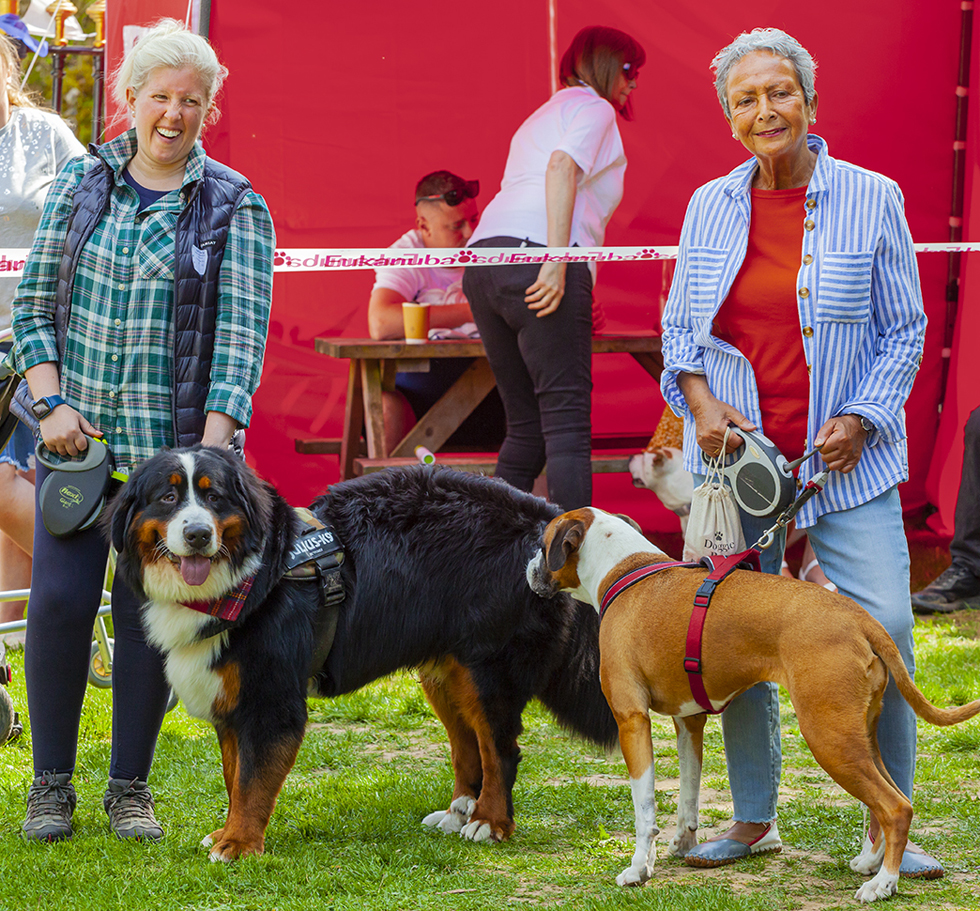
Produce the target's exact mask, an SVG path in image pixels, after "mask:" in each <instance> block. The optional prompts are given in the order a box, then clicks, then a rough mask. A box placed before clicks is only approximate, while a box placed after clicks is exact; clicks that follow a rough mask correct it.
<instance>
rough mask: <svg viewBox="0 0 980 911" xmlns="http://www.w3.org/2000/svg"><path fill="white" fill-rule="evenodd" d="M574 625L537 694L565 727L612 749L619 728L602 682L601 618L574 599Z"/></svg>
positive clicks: (569, 628)
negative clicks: (600, 672) (600, 651)
mask: <svg viewBox="0 0 980 911" xmlns="http://www.w3.org/2000/svg"><path fill="white" fill-rule="evenodd" d="M568 600H569V602H570V605H571V606H570V611H571V623H570V625H569V627H568V628H567V629H566V630H565V633H564V636H563V637H562V641H561V643H560V647H558V648H556V653H555V655H554V657H555V659H556V660H555V663H554V665H553V667H552V670H551V674H550V676H549V677H548V679H547V680H546V681H545V684H544V686H543V687H542V688H541V690H540V692H538V693H536V694H535V695H536V696H537V697H538V699H540V700H541V702H542V703H543V704H544V705H545V707H546V708H547V709H548V710H549V711H550V712H551V713H552V714H553V715H554V716H555V718H556V719H557V721H558V723H559V724H561V726H562V727H564V728H567V729H568V730H570V731H573V732H574V733H576V734H579V735H580V736H582V737H584V738H586V739H587V740H591V741H592V742H593V743H598V744H600V745H602V746H604V747H610V746H612V745H613V744H615V743H616V741H617V738H618V728H617V726H616V720H615V719H614V718H613V714H612V711H611V710H610V708H609V703H608V702H606V697H605V696H604V695H603V693H602V687H601V685H600V683H599V618H598V616H597V615H596V612H595V608H594V607H592V606H591V605H589V604H583V603H582V602H581V601H575V600H574V599H572V598H569V599H568Z"/></svg>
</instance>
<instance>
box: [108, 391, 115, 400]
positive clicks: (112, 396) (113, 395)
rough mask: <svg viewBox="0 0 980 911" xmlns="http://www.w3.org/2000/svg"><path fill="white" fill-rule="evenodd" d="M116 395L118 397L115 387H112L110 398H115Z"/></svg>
mask: <svg viewBox="0 0 980 911" xmlns="http://www.w3.org/2000/svg"><path fill="white" fill-rule="evenodd" d="M115 397H116V393H115V390H113V389H110V390H109V398H110V399H114V398H115Z"/></svg>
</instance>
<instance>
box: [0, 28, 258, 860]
mask: <svg viewBox="0 0 980 911" xmlns="http://www.w3.org/2000/svg"><path fill="white" fill-rule="evenodd" d="M226 72H227V71H226V70H225V69H224V67H222V66H221V64H220V63H219V62H218V60H217V57H216V56H215V54H214V51H213V50H212V49H211V47H210V45H209V44H208V43H207V41H206V40H205V39H203V38H201V37H199V36H197V35H193V34H192V33H190V32H188V31H186V30H185V29H184V27H183V26H182V25H181V24H180V23H177V22H174V21H172V20H164V21H162V22H161V23H159V24H158V25H157V26H156V27H155V28H154V29H152V30H151V31H150V32H148V33H147V34H145V35H144V36H143V37H141V39H140V41H139V42H138V44H137V45H136V47H135V48H134V50H133V52H132V53H131V54H130V55H129V56H128V57H127V59H126V61H125V62H124V63H123V65H122V67H121V68H120V71H119V73H118V74H117V77H116V86H115V92H116V96H117V98H118V100H119V101H120V102H121V103H122V104H125V106H126V108H127V109H128V111H129V114H130V117H131V119H132V121H133V123H134V127H133V129H131V130H129V131H128V132H127V133H124V134H123V135H121V136H119V137H117V138H116V139H114V140H112V141H111V142H109V143H107V144H106V145H104V146H102V147H101V148H100V150H99V154H98V157H96V156H94V155H90V156H86V157H85V158H82V159H78V160H77V161H76V162H73V163H72V164H71V165H70V166H69V167H68V168H66V169H65V171H64V172H62V174H61V175H60V176H59V177H58V179H57V181H56V182H55V184H54V185H53V187H52V189H51V191H50V193H49V195H48V198H47V202H46V204H45V208H44V213H43V215H42V217H41V224H40V227H39V229H38V233H37V235H36V238H35V242H34V246H33V248H32V250H31V254H30V257H29V259H28V263H27V266H26V267H25V274H24V278H23V281H22V283H21V285H20V288H19V290H18V297H17V300H16V301H15V303H14V332H15V337H16V343H15V346H14V349H13V363H14V365H15V367H16V369H17V370H18V372H21V373H22V374H23V375H24V376H25V377H26V379H27V381H28V384H29V386H30V390H31V395H32V396H33V398H34V411H35V414H36V415H38V416H39V417H40V434H41V436H42V438H43V440H44V443H45V445H46V446H47V447H48V449H50V450H51V451H52V452H57V453H59V454H60V455H62V456H76V455H78V454H79V453H80V452H81V451H83V450H84V449H85V448H86V446H87V443H86V440H87V438H88V437H94V436H101V437H102V438H103V439H104V440H105V441H106V442H107V443H108V444H109V446H110V447H111V449H112V450H113V452H114V454H115V457H116V462H117V465H119V466H121V467H122V469H123V470H126V469H127V468H130V467H132V466H133V465H135V464H136V463H137V462H139V461H142V460H143V459H146V458H148V457H149V456H151V455H153V454H154V453H155V452H156V451H157V450H159V449H160V448H161V447H163V446H173V445H176V444H177V443H179V442H187V441H188V440H187V434H185V433H184V432H183V431H181V432H180V435H179V437H178V424H179V422H180V420H181V417H186V416H184V415H183V414H182V415H181V417H175V414H176V409H175V406H174V403H173V400H174V398H175V386H174V380H173V379H172V377H173V376H174V371H175V363H176V362H177V361H178V360H179V356H178V355H175V352H174V348H175V332H176V328H175V326H174V312H175V309H176V308H178V307H181V306H184V304H183V303H181V301H182V300H183V298H182V297H181V296H180V295H178V299H177V301H176V302H175V270H177V272H178V277H181V278H182V279H183V276H184V272H183V271H180V270H181V269H182V268H184V265H183V261H182V260H178V258H177V256H176V254H175V241H176V240H177V238H178V231H177V220H178V216H179V215H180V213H181V212H182V210H183V209H184V208H185V207H186V206H193V205H197V206H198V207H199V208H201V210H202V214H201V220H202V221H204V220H206V219H207V218H210V217H212V216H211V211H212V210H210V209H207V206H208V205H209V203H207V202H205V203H202V202H200V199H199V197H201V195H202V192H203V190H202V188H203V187H205V186H206V185H207V184H208V180H209V179H210V176H211V175H214V174H219V175H224V174H230V175H232V176H233V177H234V178H236V179H237V180H238V181H241V184H242V186H243V189H242V191H241V195H240V196H239V197H238V198H237V202H236V203H235V205H234V208H233V210H232V209H231V208H230V207H229V213H230V223H228V224H227V239H226V245H225V248H224V254H223V258H221V259H220V264H218V263H215V264H212V265H211V266H208V263H209V262H210V261H209V260H208V257H209V256H215V255H220V254H213V253H210V252H209V251H208V250H207V249H203V250H202V249H201V248H200V247H198V246H195V247H194V248H193V249H192V250H191V251H190V252H191V253H193V257H192V258H193V264H194V267H195V268H197V270H198V272H199V273H200V276H201V277H202V278H203V277H204V276H205V275H208V276H210V275H212V274H215V273H214V271H213V270H214V269H218V270H219V271H217V272H216V275H217V279H216V291H215V292H214V293H213V294H211V296H210V297H208V296H207V292H205V293H202V295H201V298H200V306H201V307H202V308H203V307H205V306H207V305H209V304H206V303H205V301H208V302H210V304H213V305H214V308H215V309H214V312H215V328H214V350H213V355H212V356H211V358H210V382H209V384H208V388H207V399H206V402H205V403H204V404H203V407H202V409H201V411H202V413H201V414H198V415H196V421H195V419H194V418H195V416H194V415H192V416H191V418H192V420H191V424H192V425H193V426H194V427H196V428H197V429H196V430H195V432H194V433H193V434H192V435H191V436H192V438H193V439H199V440H200V441H201V442H203V443H204V444H205V445H210V446H218V447H222V446H223V447H227V446H228V445H229V442H230V440H231V437H232V434H233V433H234V432H235V430H237V429H238V428H239V427H244V426H246V425H247V424H248V422H249V420H250V418H251V397H252V394H253V393H254V392H255V389H256V387H257V386H258V382H259V375H260V373H261V368H262V358H263V354H264V350H265V340H266V333H267V330H268V321H269V309H270V304H271V295H272V253H273V246H274V234H273V228H272V222H271V219H270V216H269V212H268V209H267V208H266V205H265V203H264V202H263V200H262V198H261V197H260V196H258V195H257V194H256V193H254V192H252V191H251V189H250V188H248V185H247V182H245V181H244V180H243V179H242V178H241V177H240V175H234V172H230V171H225V170H222V169H220V166H216V165H211V164H210V163H209V162H208V160H207V155H206V154H205V152H204V150H203V148H202V147H201V146H200V145H199V144H198V138H199V136H200V133H201V129H202V127H203V126H204V124H205V123H206V122H207V121H208V120H209V118H211V117H213V115H214V114H215V108H214V96H215V94H216V93H217V91H218V89H219V88H220V85H221V81H222V79H223V78H224V76H225V74H226ZM97 168H102V169H103V173H104V174H106V175H108V176H107V178H106V180H107V182H106V184H105V186H104V191H103V192H105V193H107V194H108V197H109V198H108V204H107V205H106V206H105V209H104V210H102V214H101V216H100V217H98V219H97V221H96V223H95V225H94V227H93V228H92V229H91V233H90V234H89V235H88V237H87V239H86V240H85V241H84V245H83V246H82V247H81V249H80V251H79V253H78V256H77V261H76V263H75V267H74V273H73V276H72V277H73V282H74V283H73V287H72V291H71V298H70V301H68V304H70V311H68V312H69V320H68V324H67V330H66V331H60V332H59V331H58V330H56V319H55V317H56V313H57V314H58V315H59V316H62V315H63V314H64V312H65V310H67V308H66V307H65V306H64V305H63V304H62V305H61V307H60V308H59V303H58V300H57V292H56V289H57V286H58V284H59V282H58V278H59V265H60V262H61V258H62V253H63V251H64V250H65V249H66V240H67V241H68V242H69V243H70V241H71V238H70V237H68V236H67V235H68V230H67V229H68V224H69V218H70V217H71V216H72V211H73V201H74V200H75V196H76V193H77V192H78V191H79V188H80V187H83V188H84V187H88V186H90V184H88V183H86V184H83V183H82V181H83V179H84V178H85V177H86V175H89V172H91V171H92V170H93V169H97ZM205 168H207V169H208V170H207V171H206V170H205ZM91 176H92V175H90V177H91ZM222 179H225V178H222ZM228 183H229V185H231V181H230V180H228ZM198 184H200V186H198ZM236 186H237V185H236ZM199 191H200V192H199ZM86 193H90V191H89V190H86V189H83V190H82V192H81V194H80V197H79V198H80V199H85V194H86ZM209 198H210V197H209ZM214 210H217V204H216V205H215V207H214ZM75 230H76V231H77V230H78V228H77V225H76V226H75ZM188 230H190V229H188ZM195 243H196V241H195ZM208 269H211V270H212V271H208ZM63 277H64V276H63V275H62V278H63ZM192 303H193V301H192ZM204 367H205V369H206V367H207V361H206V360H205V362H204ZM44 470H45V469H43V467H42V466H39V477H38V485H39V486H40V483H41V482H42V481H43V478H42V477H41V476H40V475H41V472H42V471H44ZM35 524H36V530H35V542H34V565H35V573H34V578H33V580H32V592H31V604H30V619H29V623H28V630H27V646H26V659H25V665H26V666H25V671H26V677H27V692H28V708H29V712H30V717H31V727H32V735H33V750H34V770H35V781H34V784H33V786H32V787H31V789H30V792H29V794H28V809H27V818H26V819H25V821H24V826H23V829H24V834H25V836H26V837H28V838H30V839H36V840H42V841H56V840H59V839H63V838H69V837H71V835H72V834H73V833H72V820H71V818H72V811H73V810H74V807H75V791H74V788H73V786H72V784H71V776H72V773H73V771H74V768H75V759H76V750H77V739H78V725H79V719H80V715H81V706H82V698H83V695H84V691H85V686H86V679H87V673H88V671H87V667H88V654H89V643H90V639H91V631H92V624H93V622H94V618H95V613H96V610H97V606H98V600H99V592H100V590H101V581H102V567H103V566H104V565H105V559H106V555H107V545H106V544H105V543H104V542H103V540H102V539H101V536H100V534H99V531H98V530H97V529H93V530H89V531H86V532H81V533H80V534H77V535H75V536H74V537H72V538H62V539H56V538H53V537H52V536H50V535H49V534H48V533H47V532H46V530H45V528H44V523H43V522H42V521H37V522H36V523H35ZM112 595H113V597H112V608H113V621H114V629H115V652H114V666H113V683H114V686H113V690H114V692H113V735H112V739H113V743H112V757H111V760H110V766H109V786H108V789H107V791H106V794H105V798H104V801H103V803H104V806H105V809H106V812H107V813H108V814H109V822H110V827H111V828H112V830H113V831H114V832H115V833H116V835H118V836H119V837H120V838H141V839H146V840H156V839H159V838H161V837H162V836H163V829H162V827H161V826H160V825H159V823H158V822H157V821H156V819H155V817H154V813H153V810H154V804H153V798H152V796H151V794H150V791H149V788H148V787H147V783H146V779H147V777H148V774H149V770H150V764H151V761H152V758H153V749H154V746H155V744H156V738H157V734H158V732H159V729H160V724H161V721H162V719H163V715H164V712H165V709H166V703H167V695H168V688H167V684H166V680H165V677H164V673H163V663H162V659H161V656H160V654H159V653H158V652H157V651H156V650H155V649H153V648H151V647H150V646H149V645H148V644H147V643H146V641H145V639H144V637H143V631H142V628H141V625H140V619H139V605H138V603H137V602H136V599H135V597H134V596H133V594H132V592H130V591H129V590H128V589H126V588H125V586H123V585H122V584H121V583H120V582H119V581H118V580H116V582H115V583H114V585H113V593H112ZM116 684H118V685H116Z"/></svg>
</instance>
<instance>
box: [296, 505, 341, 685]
mask: <svg viewBox="0 0 980 911" xmlns="http://www.w3.org/2000/svg"><path fill="white" fill-rule="evenodd" d="M294 511H295V512H296V514H297V515H298V516H299V517H300V519H302V520H303V522H304V524H305V525H306V528H305V529H304V530H303V532H302V534H300V535H299V537H298V538H297V539H296V540H295V542H294V543H293V546H292V547H291V548H290V551H289V553H288V554H287V555H286V572H285V573H284V575H283V578H284V579H287V580H289V581H291V582H316V584H317V587H318V588H319V591H320V610H319V612H318V613H317V618H316V623H315V625H314V627H313V642H314V647H313V660H312V661H311V663H310V676H312V675H313V674H315V673H316V672H317V671H319V670H320V668H321V667H323V663H324V661H326V660H327V655H329V654H330V649H331V647H332V646H333V640H334V636H335V635H336V633H337V620H338V618H339V616H340V602H341V601H343V600H344V598H345V597H346V595H347V593H346V592H345V591H344V580H343V579H342V578H341V575H340V567H341V566H342V565H343V562H344V548H343V545H342V544H341V543H340V539H339V538H338V537H337V532H336V530H335V529H334V527H333V526H332V525H330V524H329V523H325V522H323V521H321V520H320V519H318V518H317V517H316V516H314V515H313V513H311V512H310V511H309V510H308V509H295V510H294Z"/></svg>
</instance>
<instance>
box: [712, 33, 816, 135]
mask: <svg viewBox="0 0 980 911" xmlns="http://www.w3.org/2000/svg"><path fill="white" fill-rule="evenodd" d="M755 51H768V52H769V53H770V54H775V55H776V56H777V57H783V58H784V59H786V60H788V61H789V62H790V63H792V64H793V69H794V70H796V78H797V79H798V80H799V83H800V88H802V89H803V99H804V101H806V103H807V104H812V103H813V99H814V97H815V96H816V94H817V90H816V88H815V84H816V81H817V61H816V60H814V59H813V57H811V56H810V52H809V51H808V50H807V49H806V48H805V47H803V45H802V44H800V42H799V41H797V40H796V39H795V38H793V37H792V36H791V35H787V34H786V32H784V31H782V29H778V28H755V29H752V31H751V32H742V34H741V35H739V36H738V37H737V38H736V39H735V40H734V41H733V42H732V43H731V44H729V45H728V47H723V48H722V49H721V50H720V51H718V53H717V54H715V57H714V60H712V61H711V69H712V70H713V71H714V74H715V89H716V91H717V92H718V101H719V102H721V109H722V110H723V111H724V112H725V117H726V118H728V119H729V120H731V119H732V112H731V111H730V110H729V108H728V94H727V88H728V75H729V73H731V71H732V67H734V66H735V64H736V63H738V62H739V60H741V59H742V58H743V57H747V56H748V55H749V54H751V53H753V52H755Z"/></svg>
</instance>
